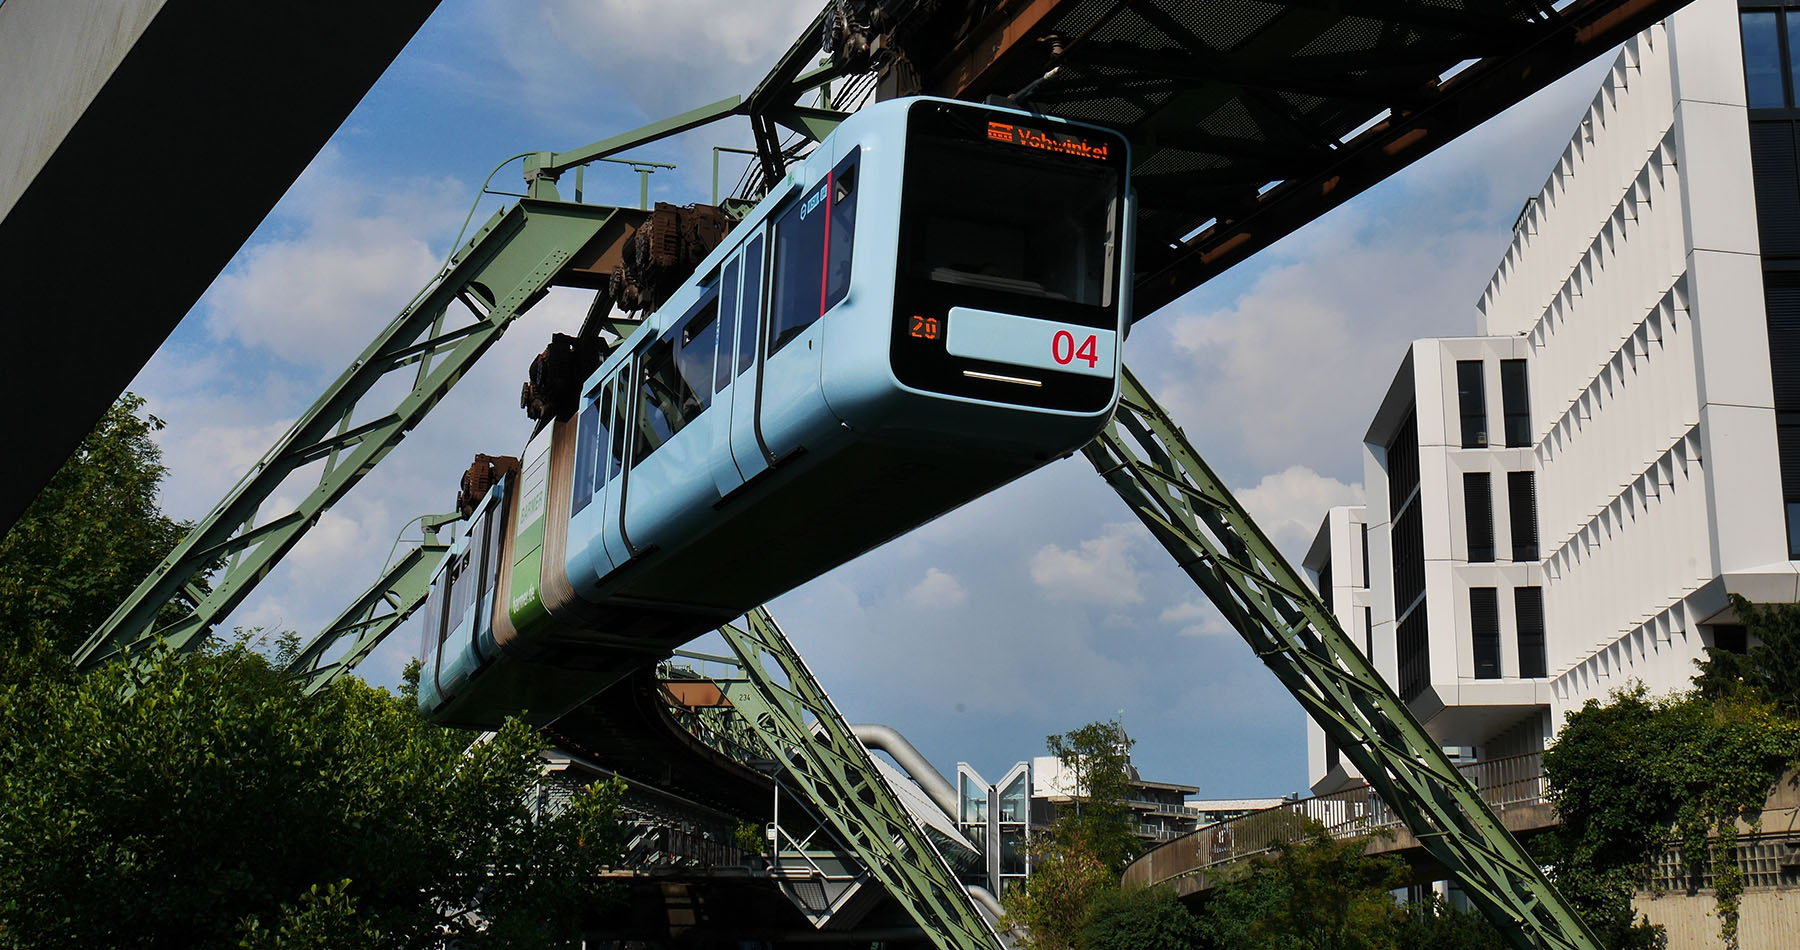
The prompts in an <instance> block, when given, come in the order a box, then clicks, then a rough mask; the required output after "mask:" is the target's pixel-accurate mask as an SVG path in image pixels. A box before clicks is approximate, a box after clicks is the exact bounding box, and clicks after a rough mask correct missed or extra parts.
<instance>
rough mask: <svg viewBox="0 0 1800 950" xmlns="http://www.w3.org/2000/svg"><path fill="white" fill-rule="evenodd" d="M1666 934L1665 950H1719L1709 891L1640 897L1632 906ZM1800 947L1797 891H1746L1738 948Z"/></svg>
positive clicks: (1777, 949) (1784, 949)
mask: <svg viewBox="0 0 1800 950" xmlns="http://www.w3.org/2000/svg"><path fill="white" fill-rule="evenodd" d="M1631 906H1632V907H1633V908H1635V909H1636V910H1637V911H1638V912H1639V913H1641V914H1643V915H1644V916H1646V917H1649V918H1650V922H1651V923H1653V924H1662V925H1663V927H1664V928H1665V929H1666V930H1667V932H1668V935H1669V950H1684V948H1688V947H1694V948H1701V947H1723V946H1724V945H1725V943H1724V941H1722V940H1720V939H1719V918H1717V917H1715V916H1713V912H1714V908H1715V904H1714V903H1713V895H1712V892H1711V891H1701V892H1700V893H1698V894H1695V895H1693V896H1691V897H1690V896H1688V895H1687V894H1664V895H1663V896H1661V897H1639V898H1637V899H1635V900H1633V901H1632V902H1631ZM1797 943H1800V891H1796V890H1794V889H1791V888H1785V887H1781V888H1774V889H1772V890H1746V891H1745V892H1744V898H1743V902H1742V903H1741V904H1739V905H1738V950H1793V948H1794V946H1795V945H1796V944H1797Z"/></svg>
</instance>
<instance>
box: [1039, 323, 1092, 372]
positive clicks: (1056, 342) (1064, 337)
mask: <svg viewBox="0 0 1800 950" xmlns="http://www.w3.org/2000/svg"><path fill="white" fill-rule="evenodd" d="M1098 348H1099V342H1098V341H1097V340H1096V339H1095V338H1094V334H1092V333H1090V334H1088V337H1087V339H1085V340H1082V341H1081V343H1080V344H1079V345H1077V344H1076V342H1075V334H1073V333H1070V332H1069V331H1067V330H1058V331H1056V335H1055V336H1053V337H1051V338H1050V358H1051V359H1053V360H1055V361H1056V362H1057V363H1059V364H1061V365H1063V366H1067V365H1069V364H1070V363H1073V362H1075V361H1076V360H1081V361H1082V362H1084V363H1086V364H1088V367H1089V368H1093V367H1095V366H1098V365H1099V363H1100V355H1099V352H1098Z"/></svg>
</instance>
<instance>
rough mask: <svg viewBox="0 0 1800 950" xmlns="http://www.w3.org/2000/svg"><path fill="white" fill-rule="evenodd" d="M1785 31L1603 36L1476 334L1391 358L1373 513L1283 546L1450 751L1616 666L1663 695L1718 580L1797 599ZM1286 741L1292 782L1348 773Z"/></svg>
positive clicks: (1757, 19)
mask: <svg viewBox="0 0 1800 950" xmlns="http://www.w3.org/2000/svg"><path fill="white" fill-rule="evenodd" d="M1790 16H1791V17H1792V18H1791V19H1789V18H1790ZM1790 24H1791V26H1790ZM1790 29H1791V30H1792V31H1793V32H1792V34H1791V35H1792V42H1793V43H1794V44H1795V45H1797V46H1800V7H1797V8H1796V9H1795V10H1793V11H1792V12H1791V14H1790V11H1788V10H1786V9H1784V8H1782V7H1781V6H1778V5H1771V4H1752V3H1750V2H1744V3H1735V2H1733V0H1697V2H1695V3H1694V4H1692V5H1691V6H1689V7H1687V8H1685V9H1684V10H1682V11H1681V12H1679V13H1677V14H1676V15H1675V16H1673V17H1671V18H1670V19H1669V20H1668V21H1666V22H1665V23H1663V24H1660V25H1658V26H1655V27H1653V28H1651V29H1650V30H1647V31H1646V32H1644V33H1643V34H1641V35H1639V36H1638V37H1637V38H1635V39H1634V40H1632V41H1631V42H1630V43H1628V44H1626V46H1625V47H1624V48H1623V50H1622V51H1621V52H1620V53H1619V55H1618V58H1617V60H1616V61H1615V62H1614V63H1613V65H1612V69H1611V71H1610V72H1609V73H1608V74H1607V76H1606V78H1605V81H1604V82H1603V83H1602V85H1601V87H1600V89H1599V91H1598V92H1597V93H1596V94H1595V96H1594V98H1593V101H1592V104H1591V105H1590V106H1589V107H1588V109H1587V111H1586V112H1585V114H1583V115H1582V116H1581V118H1580V121H1579V122H1578V124H1577V126H1576V128H1575V131H1574V135H1573V136H1572V137H1571V139H1570V141H1569V144H1568V147H1567V148H1566V149H1564V151H1563V153H1562V155H1561V157H1560V159H1559V160H1558V161H1557V162H1556V164H1555V167H1553V168H1551V169H1549V170H1548V176H1547V179H1546V181H1545V183H1544V187H1543V189H1542V190H1541V191H1540V192H1538V193H1537V194H1536V195H1534V196H1531V197H1530V198H1529V200H1527V201H1526V202H1525V205H1524V208H1523V210H1522V211H1521V212H1520V214H1519V217H1518V221H1517V223H1516V224H1515V225H1514V228H1513V237H1512V244H1511V246H1510V247H1509V248H1508V249H1507V251H1506V253H1505V255H1504V257H1503V258H1502V259H1501V260H1500V262H1499V266H1498V267H1497V268H1496V270H1495V271H1494V274H1493V277H1492V278H1491V279H1490V280H1489V281H1488V284H1487V286H1486V287H1485V288H1482V289H1480V293H1479V299H1478V300H1477V303H1476V309H1477V311H1478V315H1477V317H1476V320H1475V325H1474V328H1473V330H1474V335H1471V336H1466V337H1452V338H1444V339H1430V340H1418V341H1415V342H1413V343H1412V345H1411V346H1410V347H1408V348H1407V350H1406V352H1405V353H1404V354H1401V355H1400V359H1399V369H1398V371H1397V372H1396V374H1395V376H1394V380H1393V384H1392V385H1391V386H1390V387H1389V389H1388V392H1387V395H1386V397H1385V398H1384V399H1383V400H1382V403H1381V405H1380V406H1379V407H1378V408H1377V409H1376V410H1375V413H1374V418H1373V420H1372V421H1371V422H1370V424H1369V427H1368V430H1367V432H1366V433H1365V435H1364V436H1363V463H1364V478H1365V481H1364V484H1365V485H1366V486H1367V491H1368V501H1367V504H1366V505H1365V506H1361V507H1355V508H1335V509H1332V510H1331V511H1330V512H1329V513H1328V514H1327V516H1326V518H1325V520H1324V524H1323V525H1322V527H1321V528H1320V531H1319V534H1318V538H1317V540H1316V541H1315V542H1314V544H1313V546H1312V549H1311V551H1310V552H1309V553H1308V555H1307V557H1306V559H1305V565H1306V567H1307V568H1308V569H1309V570H1310V571H1312V572H1313V573H1314V575H1315V576H1316V577H1317V579H1318V581H1319V584H1320V588H1321V591H1322V592H1323V593H1324V595H1325V596H1326V599H1327V601H1328V603H1329V604H1330V606H1331V609H1332V610H1333V612H1334V613H1335V614H1336V616H1337V617H1338V619H1339V621H1340V623H1341V624H1342V625H1343V627H1344V629H1345V630H1346V631H1347V632H1348V633H1349V634H1350V635H1351V637H1352V638H1353V639H1355V640H1356V641H1357V642H1358V643H1359V644H1361V645H1363V646H1364V648H1365V649H1367V650H1368V652H1369V654H1370V655H1371V656H1372V657H1373V658H1374V660H1375V664H1376V666H1377V668H1378V669H1379V670H1380V671H1381V672H1382V674H1383V675H1384V676H1385V677H1386V678H1387V679H1388V681H1389V682H1390V683H1392V684H1393V685H1394V686H1395V688H1396V689H1397V691H1398V692H1399V693H1400V694H1401V696H1402V697H1403V698H1405V699H1406V700H1407V701H1408V702H1409V704H1410V705H1411V706H1412V708H1413V709H1414V711H1415V712H1416V713H1417V715H1418V716H1419V718H1420V719H1421V720H1422V721H1423V722H1424V723H1425V725H1426V727H1427V728H1428V729H1429V730H1430V731H1431V732H1432V734H1433V735H1434V736H1435V737H1437V738H1438V740H1439V741H1440V742H1441V743H1442V744H1443V745H1444V746H1446V747H1447V748H1451V749H1452V750H1453V751H1455V752H1457V753H1458V754H1459V755H1462V756H1466V757H1473V758H1478V759H1483V760H1485V759H1491V758H1498V757H1501V756H1505V755H1509V754H1516V753H1523V752H1529V751H1534V750H1538V749H1542V748H1543V746H1544V743H1545V742H1546V740H1547V739H1549V738H1551V737H1552V736H1553V733H1554V730H1555V729H1556V727H1557V726H1558V725H1560V723H1561V721H1562V718H1563V714H1564V713H1565V712H1566V711H1568V710H1572V709H1575V708H1578V707H1579V706H1580V705H1581V704H1582V703H1583V702H1585V701H1587V700H1588V699H1590V698H1602V699H1604V698H1605V697H1606V695H1607V694H1608V693H1609V692H1611V691H1612V690H1614V689H1617V688H1619V687H1622V686H1624V685H1626V684H1627V683H1629V682H1630V681H1632V680H1641V681H1642V682H1644V683H1645V684H1646V685H1648V686H1649V687H1650V689H1652V690H1653V691H1667V690H1671V689H1676V688H1681V687H1685V686H1687V685H1688V680H1689V678H1690V677H1691V676H1692V675H1693V673H1694V665H1693V661H1694V660H1695V659H1696V658H1697V657H1699V656H1701V655H1702V650H1703V647H1705V646H1711V645H1720V646H1726V647H1731V648H1735V649H1742V648H1743V639H1744V634H1743V631H1742V629H1741V628H1739V627H1737V626H1735V624H1734V618H1733V617H1732V615H1731V613H1730V610H1729V608H1728V603H1727V599H1726V595H1727V593H1728V592H1731V593H1738V594H1742V595H1743V596H1745V597H1747V598H1749V599H1751V600H1753V601H1758V602H1786V601H1794V600H1796V599H1800V592H1797V587H1800V573H1797V568H1800V562H1796V561H1795V560H1793V556H1794V553H1795V551H1796V548H1795V535H1796V512H1800V171H1797V169H1800V163H1797V162H1796V156H1795V140H1796V124H1797V123H1800V110H1797V109H1795V108H1794V104H1795V102H1796V99H1795V96H1796V93H1797V92H1800V90H1797V89H1796V88H1795V86H1796V83H1797V82H1800V77H1797V76H1796V75H1795V72H1794V69H1793V68H1792V63H1793V60H1791V59H1790V54H1789V42H1790V39H1789V37H1790ZM1794 55H1796V56H1800V50H1795V51H1794ZM1746 63H1748V69H1746ZM1471 290H1472V291H1473V290H1475V288H1471ZM1309 739H1310V742H1309V744H1310V746H1311V756H1310V767H1311V771H1310V779H1311V781H1312V783H1313V787H1314V789H1315V791H1327V790H1331V789H1333V788H1336V787H1338V786H1339V785H1340V784H1342V783H1344V782H1346V781H1347V780H1350V779H1352V778H1354V776H1353V775H1349V774H1347V773H1346V768H1347V766H1348V763H1347V762H1341V761H1339V760H1338V756H1337V755H1336V754H1335V750H1334V749H1331V748H1329V747H1328V744H1327V743H1326V741H1325V738H1324V735H1323V733H1322V732H1320V731H1319V730H1318V729H1317V727H1316V726H1314V727H1311V735H1310V737H1309Z"/></svg>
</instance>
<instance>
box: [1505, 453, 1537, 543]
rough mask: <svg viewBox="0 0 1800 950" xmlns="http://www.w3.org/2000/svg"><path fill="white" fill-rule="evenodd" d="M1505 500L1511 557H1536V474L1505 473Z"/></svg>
mask: <svg viewBox="0 0 1800 950" xmlns="http://www.w3.org/2000/svg"><path fill="white" fill-rule="evenodd" d="M1506 501H1507V507H1508V508H1509V509H1510V514H1511V519H1510V520H1511V521H1512V559H1513V560H1514V561H1520V562H1525V561H1535V560H1537V559H1538V523H1537V475H1536V474H1534V473H1532V472H1507V473H1506Z"/></svg>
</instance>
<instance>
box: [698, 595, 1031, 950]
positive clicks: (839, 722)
mask: <svg viewBox="0 0 1800 950" xmlns="http://www.w3.org/2000/svg"><path fill="white" fill-rule="evenodd" d="M744 619H745V625H744V626H743V627H738V626H735V625H732V624H727V625H726V626H724V627H721V628H719V633H720V634H722V635H723V636H724V637H725V639H726V640H727V641H728V642H729V643H730V644H731V648H732V650H734V651H735V652H736V653H737V655H738V660H739V662H740V663H741V664H742V666H743V670H744V674H745V677H746V679H744V680H728V681H725V682H723V683H721V684H720V685H721V687H722V688H723V689H724V690H725V697H726V699H728V700H729V701H730V702H731V704H732V706H733V707H734V708H736V710H737V711H738V713H739V714H741V715H742V716H743V719H744V721H745V722H746V723H748V724H749V726H750V728H751V729H752V730H753V731H754V732H755V733H756V736H757V738H758V739H759V740H761V741H762V743H763V744H764V745H765V746H767V747H768V750H769V754H770V756H771V757H772V758H774V759H775V760H776V761H778V762H780V763H781V764H782V765H783V766H784V767H785V768H786V769H787V775H788V780H789V781H790V782H792V783H793V786H794V787H795V789H796V790H798V792H799V793H800V794H801V795H802V796H804V798H805V799H806V801H807V802H808V803H809V804H811V806H812V807H813V809H814V810H815V811H816V812H817V813H818V814H819V815H820V816H821V817H823V818H824V819H825V821H826V823H827V824H828V825H829V826H830V827H831V829H832V831H833V832H834V833H836V834H837V836H838V837H839V839H841V840H842V841H843V842H844V844H846V845H848V846H849V847H850V849H851V850H852V851H854V852H855V853H856V856H857V857H858V858H859V859H861V860H862V862H863V864H864V865H865V866H867V867H868V869H869V871H870V873H872V874H873V875H874V876H875V878H876V880H878V881H880V882H881V884H882V885H883V886H884V887H886V888H887V890H888V893H889V894H891V895H892V896H893V898H894V899H895V900H896V901H898V902H899V903H900V905H901V906H902V907H904V908H906V911H907V913H909V914H911V915H912V918H913V920H915V921H917V922H918V924H919V926H920V927H921V928H923V929H924V931H925V933H926V934H927V935H928V936H929V937H930V938H931V942H932V943H933V944H934V945H935V946H937V947H938V948H939V950H999V948H1000V946H1001V943H1000V937H999V935H997V934H995V933H994V930H993V928H992V927H990V926H988V923H987V920H986V919H985V918H983V917H982V916H981V913H980V912H979V911H977V910H976V908H975V903H974V901H973V900H971V899H970V898H969V894H968V891H967V890H966V889H965V888H964V887H963V885H962V883H961V882H960V881H958V880H957V878H956V875H955V873H954V872H952V871H951V870H950V865H949V864H948V863H947V862H945V860H944V857H943V855H942V854H939V853H938V850H937V848H936V847H935V846H933V845H932V843H931V841H930V839H928V838H926V836H925V832H924V831H922V830H921V829H920V828H919V826H918V823H917V822H915V821H914V820H913V818H912V816H911V815H910V814H908V813H907V811H906V806H904V805H902V804H901V803H900V799H899V798H898V797H896V796H895V795H894V791H893V789H891V788H889V787H888V784H887V780H886V779H884V778H882V776H881V773H880V772H879V771H877V770H876V769H875V765H874V763H873V762H872V761H871V760H870V758H869V750H868V749H866V748H864V747H863V744H862V743H861V742H858V741H857V739H856V736H854V735H852V734H851V732H850V726H849V724H848V723H847V722H845V720H844V717H843V714H841V713H840V712H838V709H837V706H836V705H834V704H833V703H832V701H831V697H829V696H827V695H826V694H825V689H824V687H822V686H820V685H819V681H818V680H816V679H814V678H813V674H812V671H811V670H809V669H807V668H806V664H805V663H804V662H803V661H802V660H801V659H800V654H799V652H797V651H796V650H795V649H794V646H793V644H792V643H789V642H788V639H787V636H786V635H785V634H783V633H782V632H781V628H780V627H778V626H776V625H775V619H774V618H773V617H770V616H769V612H768V610H767V609H765V608H762V607H758V608H756V609H755V610H753V611H751V612H750V613H749V614H748V615H747V616H746V617H745V618H744ZM809 718H810V720H811V721H810V722H808V719H809Z"/></svg>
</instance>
